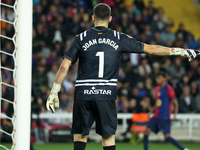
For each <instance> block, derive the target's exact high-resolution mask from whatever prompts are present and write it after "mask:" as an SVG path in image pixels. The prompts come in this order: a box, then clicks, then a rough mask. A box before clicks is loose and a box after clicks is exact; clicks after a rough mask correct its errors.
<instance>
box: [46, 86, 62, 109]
mask: <svg viewBox="0 0 200 150" xmlns="http://www.w3.org/2000/svg"><path fill="white" fill-rule="evenodd" d="M60 87H61V85H60V84H57V83H55V82H54V83H53V87H52V89H51V94H50V95H49V97H48V99H47V102H46V108H47V110H48V111H50V110H51V112H52V113H54V112H55V108H59V98H58V92H59V91H60ZM54 107H55V108H54Z"/></svg>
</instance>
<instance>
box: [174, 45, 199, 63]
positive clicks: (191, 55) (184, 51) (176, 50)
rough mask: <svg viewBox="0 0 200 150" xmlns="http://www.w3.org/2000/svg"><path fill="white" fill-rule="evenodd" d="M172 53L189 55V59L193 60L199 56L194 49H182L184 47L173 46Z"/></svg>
mask: <svg viewBox="0 0 200 150" xmlns="http://www.w3.org/2000/svg"><path fill="white" fill-rule="evenodd" d="M170 55H179V56H183V57H188V59H189V61H192V60H193V59H194V58H195V57H196V56H197V54H196V52H195V51H194V50H192V49H182V48H171V49H170Z"/></svg>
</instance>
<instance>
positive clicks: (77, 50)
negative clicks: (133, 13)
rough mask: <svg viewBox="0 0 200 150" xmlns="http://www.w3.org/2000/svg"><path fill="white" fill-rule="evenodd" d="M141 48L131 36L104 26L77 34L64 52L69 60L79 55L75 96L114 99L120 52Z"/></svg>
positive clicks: (141, 44)
mask: <svg viewBox="0 0 200 150" xmlns="http://www.w3.org/2000/svg"><path fill="white" fill-rule="evenodd" d="M143 48H144V44H143V43H141V42H138V41H137V40H135V39H134V38H132V37H130V36H128V35H126V34H123V33H119V32H116V31H115V30H111V29H109V28H105V27H93V28H91V29H89V30H86V31H84V32H83V33H81V34H79V35H77V36H76V38H75V39H74V41H73V42H72V44H71V47H70V48H69V49H68V51H67V52H66V53H65V55H64V58H67V59H69V60H71V61H72V63H75V62H76V61H77V59H78V58H79V66H78V77H77V80H76V85H75V86H76V87H75V99H79V100H115V99H116V96H117V94H116V90H117V78H118V71H119V65H120V58H121V56H122V54H123V53H142V52H143ZM133 78H134V77H133Z"/></svg>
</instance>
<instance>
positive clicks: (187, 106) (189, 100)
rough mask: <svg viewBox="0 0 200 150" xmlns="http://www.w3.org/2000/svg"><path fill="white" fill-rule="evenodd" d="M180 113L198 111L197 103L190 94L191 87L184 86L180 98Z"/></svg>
mask: <svg viewBox="0 0 200 150" xmlns="http://www.w3.org/2000/svg"><path fill="white" fill-rule="evenodd" d="M179 105H180V108H179V112H180V113H196V110H197V109H196V103H195V100H194V97H193V96H192V95H191V94H190V87H189V86H185V87H183V96H181V98H180V100H179Z"/></svg>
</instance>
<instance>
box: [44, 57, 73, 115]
mask: <svg viewBox="0 0 200 150" xmlns="http://www.w3.org/2000/svg"><path fill="white" fill-rule="evenodd" d="M70 66H71V60H68V59H66V58H64V59H63V62H62V64H61V66H60V68H59V70H58V73H57V75H56V79H55V82H54V83H53V87H52V89H51V94H50V95H49V97H48V99H47V102H46V107H47V110H48V111H50V110H51V112H52V113H54V112H55V108H59V98H58V92H59V91H60V88H61V84H62V82H63V80H64V78H65V76H66V75H67V72H68V70H69V67H70ZM54 107H55V108H54Z"/></svg>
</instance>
